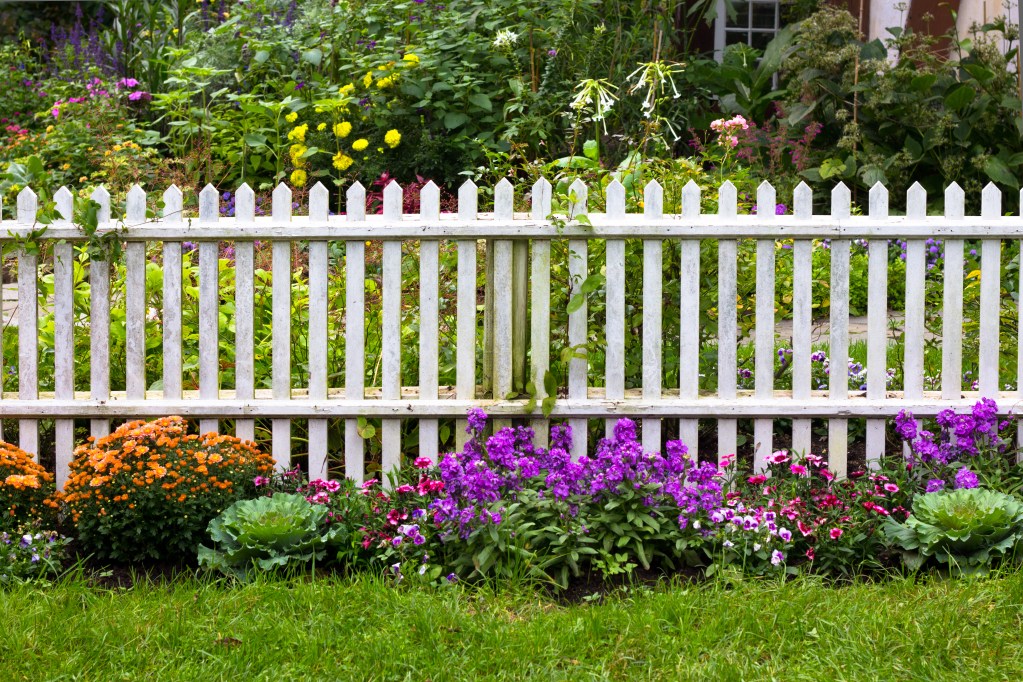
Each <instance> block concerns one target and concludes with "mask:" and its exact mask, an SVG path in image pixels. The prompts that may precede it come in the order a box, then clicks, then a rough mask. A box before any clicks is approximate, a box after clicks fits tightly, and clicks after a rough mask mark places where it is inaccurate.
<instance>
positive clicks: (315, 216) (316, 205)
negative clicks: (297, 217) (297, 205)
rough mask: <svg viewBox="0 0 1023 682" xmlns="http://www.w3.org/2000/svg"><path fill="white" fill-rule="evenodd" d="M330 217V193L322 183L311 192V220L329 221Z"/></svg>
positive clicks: (317, 184) (313, 187) (314, 186)
mask: <svg viewBox="0 0 1023 682" xmlns="http://www.w3.org/2000/svg"><path fill="white" fill-rule="evenodd" d="M329 217H330V192H329V191H327V188H326V187H324V185H323V183H322V182H317V183H316V184H315V185H313V186H312V189H310V190H309V219H310V220H327V219H328V218H329Z"/></svg>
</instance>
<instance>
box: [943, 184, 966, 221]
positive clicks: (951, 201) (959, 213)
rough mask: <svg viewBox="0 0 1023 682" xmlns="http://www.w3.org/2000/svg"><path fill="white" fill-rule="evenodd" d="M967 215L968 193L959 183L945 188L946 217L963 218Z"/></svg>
mask: <svg viewBox="0 0 1023 682" xmlns="http://www.w3.org/2000/svg"><path fill="white" fill-rule="evenodd" d="M965 215H966V193H965V192H964V191H963V188H962V187H960V186H959V184H958V183H955V182H953V183H952V184H951V185H949V186H948V187H946V188H945V217H946V218H953V219H955V218H962V217H963V216H965Z"/></svg>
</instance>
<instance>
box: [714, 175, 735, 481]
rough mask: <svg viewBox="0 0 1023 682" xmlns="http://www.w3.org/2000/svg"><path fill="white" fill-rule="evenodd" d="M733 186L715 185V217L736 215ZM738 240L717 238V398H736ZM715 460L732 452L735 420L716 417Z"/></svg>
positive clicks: (727, 183)
mask: <svg viewBox="0 0 1023 682" xmlns="http://www.w3.org/2000/svg"><path fill="white" fill-rule="evenodd" d="M736 213H737V210H736V190H735V185H733V184H732V183H731V181H729V180H726V181H725V182H723V183H721V187H719V188H718V217H720V218H723V219H729V218H735V216H736ZM737 257H738V242H737V241H736V240H735V239H720V240H718V347H717V352H718V362H717V364H718V398H720V399H722V400H735V397H736V380H737V376H736V374H737V372H738V367H737V366H736V364H737V363H736V352H735V351H736V346H737V345H738V344H739V332H738V308H737V300H736V299H737V291H736V278H737V273H736V267H737V265H736V264H737ZM717 426H718V463H719V464H721V465H724V463H725V462H726V461H727V458H728V457H730V456H732V455H735V451H736V447H737V440H738V422H737V421H736V420H735V419H718V422H717Z"/></svg>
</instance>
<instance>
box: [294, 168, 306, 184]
mask: <svg viewBox="0 0 1023 682" xmlns="http://www.w3.org/2000/svg"><path fill="white" fill-rule="evenodd" d="M305 181H306V174H305V171H304V170H302V169H301V168H296V169H295V170H293V171H291V184H293V185H294V186H295V187H303V186H305Z"/></svg>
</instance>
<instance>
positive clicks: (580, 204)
mask: <svg viewBox="0 0 1023 682" xmlns="http://www.w3.org/2000/svg"><path fill="white" fill-rule="evenodd" d="M588 195H589V190H588V189H587V187H586V183H585V182H583V181H582V179H581V178H576V179H575V180H573V181H572V184H571V185H569V186H568V214H569V216H570V217H572V218H575V216H578V215H580V214H583V213H586V211H587V202H588V198H589V196H588Z"/></svg>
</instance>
